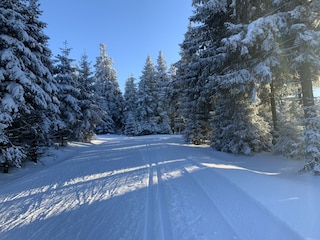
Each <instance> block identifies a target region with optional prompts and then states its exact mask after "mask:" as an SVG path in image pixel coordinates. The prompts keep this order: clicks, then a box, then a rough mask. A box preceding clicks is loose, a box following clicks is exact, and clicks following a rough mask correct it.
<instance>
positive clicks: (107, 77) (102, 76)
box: [95, 44, 124, 133]
mask: <svg viewBox="0 0 320 240" xmlns="http://www.w3.org/2000/svg"><path fill="white" fill-rule="evenodd" d="M112 65H113V62H112V59H111V58H110V57H109V56H108V54H107V51H106V46H105V45H104V44H101V45H100V56H99V57H97V61H96V64H95V68H96V72H95V81H96V83H95V88H96V89H95V94H96V95H97V96H96V97H97V98H98V99H97V104H98V105H99V107H100V108H101V109H102V110H103V111H104V113H103V117H102V118H103V120H104V122H105V123H104V124H103V125H98V126H97V132H98V133H121V132H122V131H123V106H124V105H123V96H122V94H121V91H120V87H119V83H118V80H117V73H116V71H115V69H113V67H112Z"/></svg>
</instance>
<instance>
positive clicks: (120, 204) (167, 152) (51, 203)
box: [0, 136, 302, 240]
mask: <svg viewBox="0 0 320 240" xmlns="http://www.w3.org/2000/svg"><path fill="white" fill-rule="evenodd" d="M79 153H80V154H78V155H74V156H72V157H71V158H70V159H68V160H66V161H65V162H63V163H60V164H57V165H53V166H51V167H49V168H47V169H45V170H43V171H40V172H35V173H32V174H30V175H28V176H26V177H24V178H21V179H20V180H19V179H18V180H17V181H15V182H14V186H11V185H10V184H7V185H4V186H2V187H1V188H0V216H1V217H0V239H21V238H22V237H23V239H144V240H149V239H159V240H167V239H179V240H180V239H219V240H229V239H243V240H250V239H252V240H254V239H262V240H269V239H270V240H271V239H290V240H295V239H302V237H300V236H299V235H298V234H297V233H296V232H295V231H294V230H293V229H291V228H290V227H289V226H288V225H287V224H286V223H284V222H282V221H281V220H280V219H279V218H277V217H276V216H274V215H273V214H272V213H271V212H270V211H269V210H268V209H267V208H266V207H264V206H263V205H262V204H261V203H259V202H258V201H256V200H255V199H254V198H253V197H252V196H250V195H249V194H247V193H246V192H244V191H243V190H241V189H240V188H239V187H237V186H236V185H235V184H234V183H232V182H231V181H229V180H228V179H227V178H226V177H224V176H223V175H221V174H219V172H218V171H216V170H213V169H212V168H208V167H206V166H204V165H203V164H202V162H203V161H204V160H206V159H208V157H210V156H208V155H207V152H206V151H199V149H197V148H195V147H192V146H188V145H185V144H183V143H182V141H181V139H180V138H177V137H172V136H169V137H167V136H160V137H159V136H157V137H156V136H153V137H137V138H126V137H122V138H120V137H118V138H114V139H113V138H110V139H106V140H105V142H103V143H102V144H100V145H93V146H90V147H87V148H85V149H82V150H81V151H80V152H79Z"/></svg>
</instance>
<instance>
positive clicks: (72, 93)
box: [54, 42, 82, 140]
mask: <svg viewBox="0 0 320 240" xmlns="http://www.w3.org/2000/svg"><path fill="white" fill-rule="evenodd" d="M60 50H61V54H58V55H57V56H56V60H55V66H54V77H55V79H56V81H57V86H58V90H59V92H58V98H59V100H60V112H61V118H62V120H63V122H64V123H65V126H64V127H62V128H61V129H59V131H57V132H56V135H57V137H59V138H60V137H66V136H67V137H68V138H70V139H72V140H77V137H76V136H77V135H78V132H77V131H78V130H79V129H78V128H77V126H78V124H79V120H80V119H81V118H82V112H81V107H80V89H79V83H78V78H77V75H76V70H77V69H76V66H75V64H74V60H73V59H71V58H70V52H71V48H69V47H68V43H67V42H64V48H61V49H60Z"/></svg>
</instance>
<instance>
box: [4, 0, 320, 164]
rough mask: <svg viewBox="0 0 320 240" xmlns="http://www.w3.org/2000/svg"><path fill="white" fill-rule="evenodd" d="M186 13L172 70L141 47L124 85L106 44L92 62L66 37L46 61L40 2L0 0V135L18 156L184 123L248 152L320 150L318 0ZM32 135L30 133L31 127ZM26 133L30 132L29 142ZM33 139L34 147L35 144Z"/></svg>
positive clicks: (213, 2)
mask: <svg viewBox="0 0 320 240" xmlns="http://www.w3.org/2000/svg"><path fill="white" fill-rule="evenodd" d="M192 5H193V8H194V11H193V15H192V16H190V25H189V27H188V29H187V31H186V33H185V36H184V40H183V42H182V43H181V44H180V47H181V51H180V56H181V58H180V60H179V61H178V62H177V63H174V64H173V65H171V67H170V69H169V70H168V67H167V64H166V61H165V59H164V56H163V53H162V52H160V53H159V56H158V59H157V63H156V65H155V64H154V63H153V62H152V59H151V57H150V56H148V57H147V59H146V63H145V66H144V68H143V70H142V74H141V77H140V81H139V82H138V83H137V82H136V79H135V78H134V76H130V77H129V78H128V79H127V81H126V85H125V92H124V94H122V93H121V91H120V88H119V84H118V80H117V74H116V71H115V70H114V69H113V67H112V65H113V62H112V59H111V58H110V57H109V56H108V54H107V51H106V46H105V45H104V44H101V45H100V55H99V56H98V57H97V59H96V63H95V64H94V68H95V71H94V72H93V71H92V70H91V66H90V63H89V62H88V57H87V56H86V55H85V54H84V55H83V56H82V58H81V59H80V62H79V64H78V65H77V64H76V63H75V61H74V60H73V59H70V56H69V54H70V51H71V48H69V47H68V45H67V44H65V46H64V47H63V48H62V49H61V54H58V55H57V56H56V57H55V58H54V59H52V54H51V51H50V49H49V48H48V45H47V42H48V37H47V36H46V35H45V34H44V33H43V29H44V28H45V27H46V24H45V23H43V22H41V21H40V20H39V16H40V15H41V11H40V10H39V3H38V1H37V0H24V1H22V0H13V1H12V0H10V1H9V0H4V1H1V3H0V18H1V21H0V26H1V28H0V87H1V92H0V94H1V95H0V99H1V105H0V107H1V111H0V123H1V124H0V134H1V137H0V144H1V146H2V147H1V148H2V155H3V156H4V158H5V159H6V160H7V161H9V162H10V163H11V164H14V165H20V164H21V161H22V160H23V159H24V158H25V157H26V156H27V155H28V153H29V152H30V151H31V150H30V149H32V146H38V145H39V144H40V143H41V145H50V144H52V142H55V141H57V139H60V138H61V137H68V138H69V139H71V140H77V141H90V139H91V137H92V136H93V135H94V134H96V133H98V134H102V133H116V134H126V135H128V136H136V135H145V134H158V133H162V134H171V133H177V132H178V133H182V134H183V136H184V139H185V140H186V141H188V142H191V143H195V144H202V143H209V144H211V146H212V147H213V148H214V149H216V150H219V151H225V152H230V153H235V154H252V153H254V152H259V151H273V152H275V153H279V154H283V155H285V156H287V157H293V158H303V159H307V160H308V164H307V165H306V167H305V170H308V169H312V168H315V167H316V166H317V164H318V160H319V157H320V152H319V149H320V146H319V144H320V119H319V103H318V102H317V101H316V100H315V98H314V97H313V86H312V84H313V82H315V81H316V80H318V77H319V65H320V61H319V51H320V48H319V47H320V38H319V37H320V32H319V20H318V19H319V12H320V11H319V10H320V1H318V0H313V1H300V0H293V1H292V0H290V1H289V0H274V1H266V0H255V1H252V0H193V1H192ZM28 136H32V138H30V137H28ZM30 139H32V141H31V142H30ZM30 146H31V147H30Z"/></svg>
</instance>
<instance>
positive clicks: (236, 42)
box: [211, 1, 286, 152]
mask: <svg viewBox="0 0 320 240" xmlns="http://www.w3.org/2000/svg"><path fill="white" fill-rule="evenodd" d="M273 4H275V3H271V2H270V3H269V2H268V3H267V2H264V1H241V2H240V1H235V2H234V3H233V4H232V5H230V7H231V8H232V11H230V12H232V14H231V15H230V18H229V21H228V22H227V23H226V26H227V36H226V37H225V38H224V39H222V41H221V43H222V44H223V45H222V46H221V48H220V51H221V54H224V55H225V56H227V59H226V60H225V61H224V68H222V71H221V72H219V73H218V75H215V76H213V77H212V78H211V80H212V81H213V82H214V86H215V88H216V91H217V92H219V101H220V102H221V101H224V99H225V100H226V104H223V103H220V104H222V105H225V106H226V107H229V106H231V107H237V108H238V107H239V106H236V105H229V99H233V100H234V102H235V103H237V102H239V103H242V104H240V106H242V107H243V108H244V109H243V111H242V112H243V113H246V114H248V113H250V112H251V114H249V115H240V116H238V117H241V118H240V119H238V121H240V122H243V123H245V124H248V126H247V127H246V131H247V132H246V133H245V134H243V136H245V138H244V139H245V140H246V141H247V143H248V146H249V147H250V148H251V150H254V151H256V150H268V149H269V147H270V146H271V137H270V131H271V128H270V125H271V124H272V123H269V122H267V121H266V119H264V118H262V117H261V114H260V113H259V111H257V110H259V109H257V110H254V111H248V110H249V109H252V108H253V107H259V108H260V107H261V105H259V104H257V103H259V102H260V99H259V98H258V96H259V95H261V94H262V92H261V91H262V90H265V89H267V88H266V86H269V85H271V84H272V81H273V80H274V79H275V78H274V75H273V71H274V69H279V68H280V67H281V61H280V57H279V56H281V53H282V51H281V45H280V43H279V42H278V39H281V37H282V33H283V32H285V31H286V24H284V16H283V14H281V13H280V14H279V13H278V10H275V11H272V9H273V7H275V6H273ZM272 12H273V13H274V14H270V13H272ZM260 103H261V102H260ZM220 109H221V111H223V109H222V108H220ZM252 110H253V109H252ZM229 112H230V113H232V112H233V111H229ZM272 113H274V111H272ZM216 116H222V117H223V116H224V118H221V119H217V117H215V121H214V122H213V127H214V129H215V131H214V136H213V138H214V140H215V143H214V146H215V147H217V148H223V147H225V146H222V145H220V142H222V143H223V142H225V141H228V138H229V141H231V140H232V137H233V135H232V133H230V132H225V134H223V133H219V131H221V130H219V124H220V123H221V122H224V121H229V120H230V119H232V116H226V115H225V114H223V113H219V112H218V110H217V111H216ZM234 120H235V119H234ZM257 123H259V124H258V125H257ZM239 127H241V125H240V124H239ZM226 129H227V128H226ZM217 131H218V132H217ZM232 131H234V129H233V130H232ZM253 131H255V134H252V132H253ZM217 136H219V138H220V139H216V138H217ZM248 136H250V137H251V139H250V138H248ZM224 137H226V139H223V138H224ZM221 138H222V139H221ZM219 145H220V146H219ZM230 151H232V150H231V149H230ZM240 152H241V151H240Z"/></svg>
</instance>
